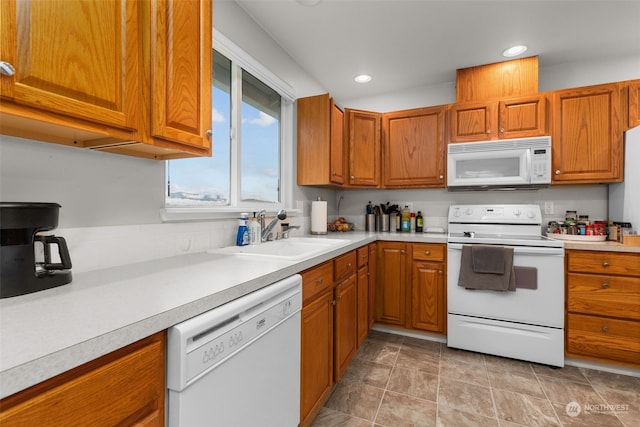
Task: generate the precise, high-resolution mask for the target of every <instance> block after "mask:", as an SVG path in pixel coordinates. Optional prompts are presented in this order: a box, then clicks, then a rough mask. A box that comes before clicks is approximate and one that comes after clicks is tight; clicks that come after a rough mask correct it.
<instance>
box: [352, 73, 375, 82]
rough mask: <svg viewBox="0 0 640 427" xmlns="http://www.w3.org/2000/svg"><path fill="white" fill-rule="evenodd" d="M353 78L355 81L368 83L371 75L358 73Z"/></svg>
mask: <svg viewBox="0 0 640 427" xmlns="http://www.w3.org/2000/svg"><path fill="white" fill-rule="evenodd" d="M353 80H355V81H356V82H357V83H369V82H370V81H371V76H370V75H369V74H360V75H359V76H356V77H355V78H354V79H353Z"/></svg>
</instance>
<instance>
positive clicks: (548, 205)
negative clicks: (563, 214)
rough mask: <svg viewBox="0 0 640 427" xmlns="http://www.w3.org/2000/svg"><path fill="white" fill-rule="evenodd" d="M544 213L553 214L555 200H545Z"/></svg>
mask: <svg viewBox="0 0 640 427" xmlns="http://www.w3.org/2000/svg"><path fill="white" fill-rule="evenodd" d="M544 214H545V215H553V202H544Z"/></svg>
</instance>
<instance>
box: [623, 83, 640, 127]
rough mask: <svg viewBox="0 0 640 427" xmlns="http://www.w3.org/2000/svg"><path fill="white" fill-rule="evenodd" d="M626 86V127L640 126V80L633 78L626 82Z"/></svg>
mask: <svg viewBox="0 0 640 427" xmlns="http://www.w3.org/2000/svg"><path fill="white" fill-rule="evenodd" d="M624 87H625V89H624V94H625V95H626V100H625V101H626V103H627V109H626V111H627V126H626V129H631V128H634V127H636V126H640V80H633V81H631V82H629V83H628V84H624Z"/></svg>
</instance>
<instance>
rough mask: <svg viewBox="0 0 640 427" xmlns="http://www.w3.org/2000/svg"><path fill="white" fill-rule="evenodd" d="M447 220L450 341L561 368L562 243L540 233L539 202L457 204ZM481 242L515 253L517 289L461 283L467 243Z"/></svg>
mask: <svg viewBox="0 0 640 427" xmlns="http://www.w3.org/2000/svg"><path fill="white" fill-rule="evenodd" d="M448 225H449V235H448V239H447V252H448V253H447V255H448V257H447V305H448V307H447V345H448V346H449V347H454V348H460V349H465V350H471V351H477V352H481V353H486V354H492V355H497V356H504V357H510V358H514V359H520V360H527V361H531V362H537V363H542V364H547V365H553V366H564V247H563V242H562V241H557V240H552V239H548V238H547V237H545V236H543V235H542V233H541V231H542V214H541V211H540V207H539V206H538V205H452V206H451V207H450V208H449V217H448ZM478 245H483V246H485V247H490V248H496V247H499V248H508V250H507V253H512V254H513V255H512V256H513V258H512V267H513V269H510V271H505V272H504V274H514V276H515V278H516V279H518V281H516V287H515V290H511V291H502V290H486V289H471V288H469V285H468V283H467V284H466V285H465V286H467V287H463V286H459V284H458V282H459V278H460V271H461V267H462V265H463V261H464V262H465V263H467V262H468V260H463V255H462V254H463V248H464V247H465V246H466V247H467V249H465V250H464V252H465V253H466V254H470V253H471V250H473V248H474V247H475V248H476V249H477V248H480V246H478ZM511 250H512V251H511ZM465 256H466V257H467V258H468V257H469V256H470V255H465ZM467 271H468V270H467ZM523 272H524V273H523ZM516 273H517V274H516ZM473 274H474V273H472V274H471V277H479V278H483V277H485V276H473ZM466 278H467V274H466V272H465V279H466ZM478 280H480V279H478ZM472 281H473V280H472ZM520 282H521V283H520ZM471 287H473V285H471Z"/></svg>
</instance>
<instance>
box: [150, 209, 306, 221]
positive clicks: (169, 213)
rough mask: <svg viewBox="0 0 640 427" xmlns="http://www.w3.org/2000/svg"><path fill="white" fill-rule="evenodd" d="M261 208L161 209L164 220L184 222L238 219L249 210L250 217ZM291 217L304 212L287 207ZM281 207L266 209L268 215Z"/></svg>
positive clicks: (272, 214) (161, 216)
mask: <svg viewBox="0 0 640 427" xmlns="http://www.w3.org/2000/svg"><path fill="white" fill-rule="evenodd" d="M259 210H260V209H255V210H254V209H248V208H238V207H235V208H215V209H211V208H163V209H160V218H161V220H162V222H180V221H182V222H184V221H210V220H216V219H238V218H239V217H240V214H241V213H242V212H248V213H249V217H251V216H252V214H253V212H257V211H259ZM285 210H286V211H287V215H288V216H289V217H295V216H298V215H301V214H302V210H300V209H285ZM278 211H279V209H266V212H267V216H274V215H275V214H276V213H278Z"/></svg>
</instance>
